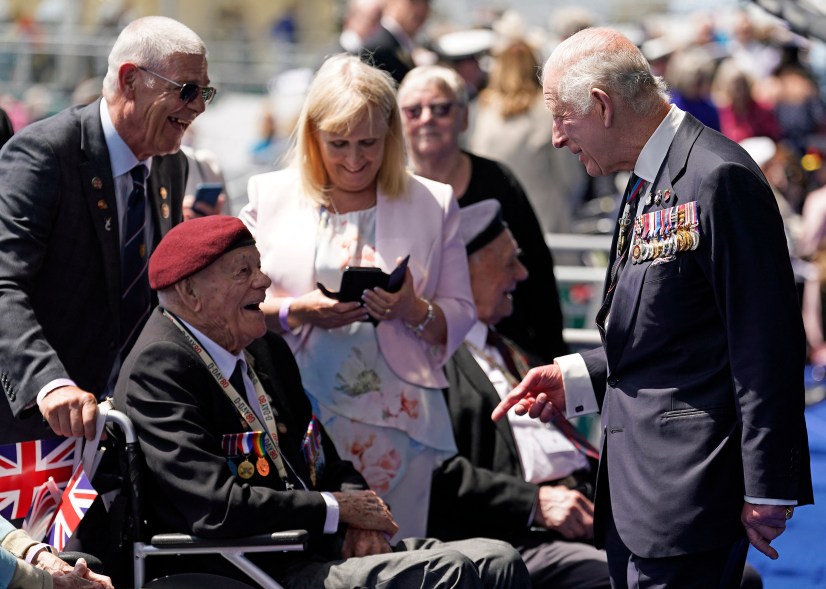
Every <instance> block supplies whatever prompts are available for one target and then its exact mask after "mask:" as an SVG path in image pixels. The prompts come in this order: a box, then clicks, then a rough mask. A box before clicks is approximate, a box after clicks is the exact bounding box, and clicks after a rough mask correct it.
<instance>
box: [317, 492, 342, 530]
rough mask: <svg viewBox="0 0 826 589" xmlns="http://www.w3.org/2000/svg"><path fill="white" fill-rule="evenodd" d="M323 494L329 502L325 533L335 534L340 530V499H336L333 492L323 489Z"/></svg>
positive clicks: (327, 502) (326, 501) (325, 500)
mask: <svg viewBox="0 0 826 589" xmlns="http://www.w3.org/2000/svg"><path fill="white" fill-rule="evenodd" d="M321 496H322V497H323V498H324V502H325V503H326V504H327V517H326V518H325V519H324V533H325V534H335V533H336V532H337V531H338V516H339V508H338V501H336V498H335V497H334V496H333V494H332V493H328V492H326V491H323V492H322V493H321Z"/></svg>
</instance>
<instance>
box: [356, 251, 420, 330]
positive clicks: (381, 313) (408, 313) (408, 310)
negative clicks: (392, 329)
mask: <svg viewBox="0 0 826 589" xmlns="http://www.w3.org/2000/svg"><path fill="white" fill-rule="evenodd" d="M401 261H402V259H401V258H399V259H397V260H396V263H397V264H398V263H400V262H401ZM361 300H362V301H364V308H365V310H366V311H367V312H368V313H369V314H370V316H371V317H373V318H374V319H377V320H379V321H388V320H391V319H401V320H402V321H406V322H407V323H411V324H414V325H418V324H419V323H421V322H422V320H423V319H424V318H425V316H426V315H427V303H425V302H424V301H422V300H421V299H419V297H418V295H417V294H416V291H415V290H414V289H413V275H412V274H411V273H410V268H407V269H406V270H405V273H404V281H403V282H402V286H401V288H400V289H399V290H398V291H397V292H387V291H386V290H384V289H383V288H378V287H376V288H374V289H372V290H365V291H364V295H363V296H362V297H361Z"/></svg>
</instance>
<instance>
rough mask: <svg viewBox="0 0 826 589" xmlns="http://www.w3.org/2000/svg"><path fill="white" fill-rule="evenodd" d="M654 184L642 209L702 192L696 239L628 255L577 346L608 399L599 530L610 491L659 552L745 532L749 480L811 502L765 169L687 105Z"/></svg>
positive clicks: (794, 346) (640, 538) (644, 552)
mask: <svg viewBox="0 0 826 589" xmlns="http://www.w3.org/2000/svg"><path fill="white" fill-rule="evenodd" d="M651 190H652V191H653V192H654V194H656V193H657V192H659V191H662V194H663V195H664V194H665V191H666V190H668V191H670V192H669V200H668V201H667V202H666V201H663V202H661V203H660V204H659V205H658V204H656V201H655V202H653V203H652V204H645V195H643V197H642V199H643V202H642V203H641V210H639V211H638V212H637V214H638V215H641V214H644V213H649V212H651V211H654V210H657V209H662V208H669V207H673V206H677V205H679V204H682V203H687V202H692V201H696V203H697V208H698V212H699V229H698V230H699V238H700V241H699V244H698V246H697V248H696V250H689V251H684V252H677V253H676V254H675V255H674V256H673V258H671V257H661V258H659V259H658V260H656V261H655V260H649V261H643V262H641V263H636V264H635V263H631V262H628V263H626V264H625V266H624V269H623V271H622V273H621V274H620V279H619V282H618V284H617V287H616V291H615V294H614V297H613V302H612V304H611V307H610V315H609V318H608V321H607V325H605V326H604V328H605V329H604V337H603V347H602V348H599V349H597V350H593V351H590V352H586V353H585V354H583V357H584V359H585V362H586V365H587V366H588V369H589V373H590V375H591V380H592V383H593V384H594V388H595V391H596V392H597V397H598V401H599V403H600V406H601V410H602V427H603V448H602V452H601V455H602V457H603V458H602V461H601V463H600V468H599V475H598V482H597V490H596V510H597V514H596V523H595V529H596V531H597V543H598V544H599V543H600V542H601V541H602V540H601V537H600V532H601V530H602V529H603V522H604V518H605V516H606V508H607V500H608V497H609V495H610V502H611V508H612V509H613V514H614V519H615V521H616V525H617V529H618V531H619V534H620V536H621V538H622V540H623V541H624V542H625V544H626V545H627V546H628V547H629V548H630V549H631V551H632V552H634V553H635V554H637V555H640V556H643V557H649V558H656V557H667V556H674V555H679V554H686V553H692V552H699V551H703V550H710V549H713V548H716V547H720V546H723V545H726V544H729V543H731V542H733V541H734V540H735V539H736V538H738V537H740V536H742V535H743V526H742V524H741V523H740V512H741V509H742V506H743V496H744V495H747V496H751V497H760V498H773V499H789V500H797V501H798V504H805V503H810V502H811V501H812V487H811V473H810V471H809V455H808V443H807V434H806V425H805V421H804V417H803V411H804V405H805V403H804V394H803V392H804V388H803V367H804V363H805V339H804V334H803V325H802V319H801V312H800V306H799V303H798V298H797V293H796V288H795V284H794V278H793V275H792V270H791V264H790V260H789V252H788V249H787V246H786V240H785V235H784V232H783V225H782V220H781V217H780V214H779V212H778V207H777V203H776V201H775V198H774V196H773V194H772V191H771V189H770V187H769V185H768V183H767V182H766V180H765V178H764V177H763V174H762V173H761V171H760V169H759V168H758V166H757V165H756V164H755V163H754V161H753V160H752V159H751V158H750V157H749V156H748V155H747V154H746V152H745V151H744V150H743V149H742V148H740V147H739V146H738V145H737V144H736V143H734V142H732V141H730V140H729V139H727V138H725V137H723V136H722V135H720V134H719V133H716V132H714V131H712V130H710V129H708V128H706V127H704V126H703V125H702V124H701V123H699V122H698V121H697V120H696V119H695V118H694V117H692V116H691V115H686V117H685V120H684V122H683V123H682V125H681V126H680V128H679V129H678V131H677V135H676V137H675V139H674V141H673V143H672V144H671V147H670V149H669V152H668V154H667V156H666V159H665V162H664V164H663V168H662V169H661V171H660V174H659V176H658V178H657V180H656V181H655V185H654V186H653V187H651ZM616 241H617V238H616V236H615V237H614V242H615V244H616ZM615 255H616V254H615V247H612V255H611V264H613V261H614V257H615ZM609 267H610V266H609ZM608 487H610V492H609V491H608Z"/></svg>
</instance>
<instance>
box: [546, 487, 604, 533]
mask: <svg viewBox="0 0 826 589" xmlns="http://www.w3.org/2000/svg"><path fill="white" fill-rule="evenodd" d="M534 523H536V524H537V525H538V526H541V527H543V528H547V529H549V530H555V531H557V532H559V533H560V534H562V536H564V537H565V538H567V539H568V540H590V539H591V538H593V537H594V504H593V503H591V501H589V500H588V498H587V497H585V495H583V494H582V493H580V492H579V491H575V490H573V489H569V488H567V487H561V486H560V487H550V486H545V487H539V503H538V504H537V507H536V515H535V516H534Z"/></svg>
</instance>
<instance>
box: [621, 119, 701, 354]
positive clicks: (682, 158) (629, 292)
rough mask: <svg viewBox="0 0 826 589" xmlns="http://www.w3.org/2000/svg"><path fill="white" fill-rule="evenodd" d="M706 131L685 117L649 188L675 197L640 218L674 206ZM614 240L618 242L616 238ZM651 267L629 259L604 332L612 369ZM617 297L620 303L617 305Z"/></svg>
mask: <svg viewBox="0 0 826 589" xmlns="http://www.w3.org/2000/svg"><path fill="white" fill-rule="evenodd" d="M703 128H704V127H703V125H702V123H700V122H699V121H697V119H695V118H694V117H693V116H691V115H690V114H686V116H685V119H684V120H683V122H682V124H681V125H680V127H679V129H677V134H676V135H675V136H674V140H673V141H672V142H671V146H670V147H669V149H668V154H667V155H666V158H665V160H664V161H663V173H662V174H660V175H659V177H658V179H657V181H656V184H655V185H654V186H652V187H651V188H650V190H651V191H652V192H653V193H655V194H656V192H657V191H658V190H659V191H662V192H665V191H666V190H670V191H671V192H672V193H673V194H674V197H673V198H672V199H671V200H669V202H667V203H666V202H663V203H661V204H660V205H657V206H654V207H651V208H648V207H646V206H645V203H644V202H642V203H641V206H640V207H639V209H638V211H637V216H639V215H640V214H643V213H649V212H651V211H653V210H658V209H663V208H669V207H672V206H675V204H676V203H677V200H678V198H679V194H678V191H677V190H676V189H675V188H674V185H675V183H676V182H677V181H678V180H679V178H680V177H681V176H682V175H683V174H684V172H685V169H686V165H687V162H688V155H689V153H690V152H691V148H692V147H693V146H694V143H695V142H696V141H697V138H698V137H699V136H700V132H701V131H702V130H703ZM641 198H642V197H641ZM614 240H615V241H616V235H615V236H614ZM612 251H613V250H612ZM650 267H651V263H650V262H649V263H643V264H633V263H632V262H631V261H630V260H629V261H628V262H627V263H626V267H625V268H624V269H623V273H622V276H621V280H620V282H619V284H617V292H616V293H615V295H614V302H613V303H612V305H611V313H610V316H609V319H608V325H607V327H606V330H605V350H606V354H607V356H608V363H609V366H610V368H611V370H615V369H616V367H617V365H618V364H619V362H620V360H621V358H622V353H623V351H624V350H625V348H626V346H625V342H626V341H627V340H628V337H629V336H630V334H631V331H632V323H633V320H634V318H635V317H636V315H637V311H638V308H639V305H640V302H641V301H640V296H641V293H642V284H643V281H644V279H645V274H646V272H647V271H648V269H649V268H650ZM618 298H619V300H620V302H621V304H616V302H617V299H618Z"/></svg>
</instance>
